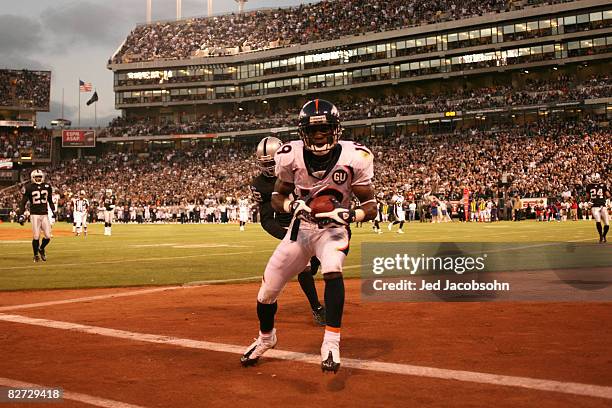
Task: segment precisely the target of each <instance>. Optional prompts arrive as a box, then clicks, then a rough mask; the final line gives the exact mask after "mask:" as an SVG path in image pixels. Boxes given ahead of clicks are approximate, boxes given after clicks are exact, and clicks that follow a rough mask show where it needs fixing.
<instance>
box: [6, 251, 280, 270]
mask: <svg viewBox="0 0 612 408" xmlns="http://www.w3.org/2000/svg"><path fill="white" fill-rule="evenodd" d="M258 252H268V253H271V251H270V250H269V249H265V250H261V251H242V252H220V253H215V254H197V255H181V256H165V257H157V258H156V257H146V258H134V259H117V260H113V261H99V262H87V267H90V266H92V265H112V264H121V263H126V262H157V261H169V260H173V259H188V258H206V257H209V256H230V255H245V254H255V253H258ZM50 255H52V254H50ZM40 266H42V267H44V268H45V269H46V268H63V267H66V266H81V267H82V266H83V263H82V262H75V263H61V264H54V263H53V262H45V263H44V264H41V265H40ZM32 268H34V265H32V264H30V265H28V266H9V267H6V268H0V271H11V270H16V269H32Z"/></svg>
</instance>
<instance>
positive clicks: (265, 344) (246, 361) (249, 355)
mask: <svg viewBox="0 0 612 408" xmlns="http://www.w3.org/2000/svg"><path fill="white" fill-rule="evenodd" d="M276 342H277V339H276V329H272V335H271V336H269V337H267V336H266V337H262V335H261V333H259V337H258V338H256V339H255V342H254V343H253V344H251V345H250V346H249V348H248V349H247V351H246V352H245V353H244V354H243V355H242V357H240V364H242V366H243V367H249V366H252V365H255V364H257V361H259V357H261V356H262V355H263V354H264V353H265V352H266V351H268V350H270V349H273V348H274V347H275V346H276Z"/></svg>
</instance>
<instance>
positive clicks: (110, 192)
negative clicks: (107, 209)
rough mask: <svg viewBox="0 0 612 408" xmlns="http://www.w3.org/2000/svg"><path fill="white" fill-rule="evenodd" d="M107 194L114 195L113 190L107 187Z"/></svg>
mask: <svg viewBox="0 0 612 408" xmlns="http://www.w3.org/2000/svg"><path fill="white" fill-rule="evenodd" d="M106 195H109V196H110V195H113V190H111V189H110V188H107V189H106Z"/></svg>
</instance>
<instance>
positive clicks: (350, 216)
mask: <svg viewBox="0 0 612 408" xmlns="http://www.w3.org/2000/svg"><path fill="white" fill-rule="evenodd" d="M315 217H316V218H319V219H321V221H322V223H324V224H325V223H326V221H328V222H335V223H336V224H340V225H349V224H350V223H351V222H353V221H355V211H354V210H347V209H346V208H342V207H338V208H335V209H333V210H332V211H329V212H324V213H319V214H316V215H315Z"/></svg>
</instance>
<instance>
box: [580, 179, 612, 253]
mask: <svg viewBox="0 0 612 408" xmlns="http://www.w3.org/2000/svg"><path fill="white" fill-rule="evenodd" d="M586 189H587V194H588V196H589V197H588V198H589V201H590V202H591V203H592V206H591V213H592V214H593V218H594V219H595V227H596V228H597V232H598V233H599V243H600V244H603V243H606V242H608V240H607V239H606V236H607V235H608V230H609V229H610V219H609V217H608V207H607V206H606V199H607V198H610V191H609V190H608V186H607V185H606V183H604V182H602V181H601V178H600V176H599V173H593V174H592V175H591V177H590V178H589V184H587V186H586ZM602 221H603V224H604V225H603V228H602V226H601V223H602Z"/></svg>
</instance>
